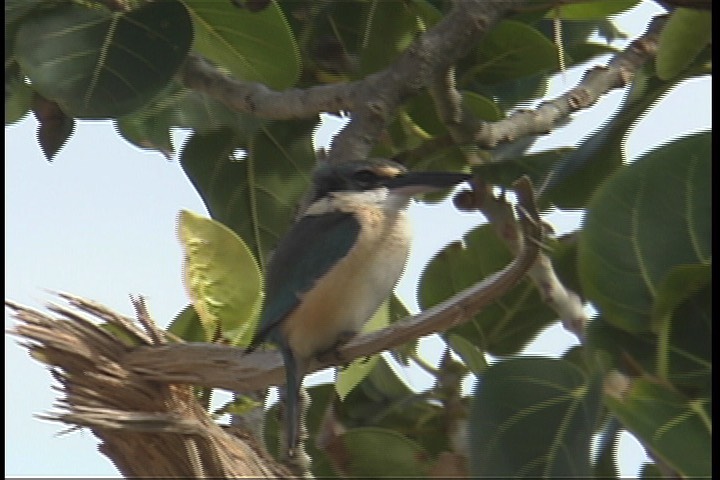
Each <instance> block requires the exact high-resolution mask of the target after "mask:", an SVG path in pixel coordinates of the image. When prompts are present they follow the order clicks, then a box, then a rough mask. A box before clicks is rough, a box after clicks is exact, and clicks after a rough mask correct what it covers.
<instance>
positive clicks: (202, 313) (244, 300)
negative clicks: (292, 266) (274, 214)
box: [178, 210, 263, 346]
mask: <svg viewBox="0 0 720 480" xmlns="http://www.w3.org/2000/svg"><path fill="white" fill-rule="evenodd" d="M178 236H179V238H180V243H181V244H182V246H183V250H184V251H185V261H184V265H183V271H184V277H185V288H186V289H187V291H188V295H189V296H190V298H191V299H192V303H193V307H194V309H195V311H196V312H197V315H198V316H199V317H200V322H201V323H202V325H203V329H204V330H205V338H206V340H212V339H214V337H215V334H216V332H217V330H218V328H219V329H220V332H222V335H223V336H224V337H225V338H226V339H228V340H230V341H231V343H232V344H233V345H240V346H245V345H249V344H250V340H251V339H252V335H253V334H254V332H255V325H256V323H257V319H258V316H259V314H260V306H261V304H262V288H263V287H262V276H261V275H260V270H259V269H258V266H257V262H256V261H255V258H254V257H253V256H252V254H251V253H250V251H249V250H248V248H247V247H246V246H245V244H244V243H243V242H242V240H241V239H240V238H238V236H237V235H235V233H233V232H232V231H231V230H230V229H229V228H227V227H226V226H225V225H223V224H221V223H219V222H217V221H215V220H212V219H210V218H204V217H201V216H199V215H196V214H194V213H191V212H188V211H187V210H183V211H182V212H180V217H179V219H178Z"/></svg>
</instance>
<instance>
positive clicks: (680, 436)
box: [605, 378, 712, 478]
mask: <svg viewBox="0 0 720 480" xmlns="http://www.w3.org/2000/svg"><path fill="white" fill-rule="evenodd" d="M605 404H606V405H607V406H608V408H609V409H610V410H611V411H612V412H613V413H614V414H615V415H616V416H617V417H618V418H619V419H620V421H621V422H622V423H623V425H624V426H625V428H627V429H628V430H629V431H630V432H632V433H633V434H634V435H635V436H637V437H638V439H640V440H641V441H642V443H643V445H645V447H646V448H648V449H650V451H651V452H652V454H653V456H656V457H657V458H659V459H662V461H663V462H664V463H666V464H668V465H669V466H670V467H671V468H673V469H674V470H676V471H677V472H678V473H679V474H680V475H681V476H683V477H686V478H699V477H710V476H711V475H712V450H711V444H712V413H711V401H710V398H698V399H688V398H685V397H684V396H683V395H681V394H679V393H677V392H676V391H674V390H672V389H671V388H669V387H666V386H663V385H661V384H659V383H655V382H652V381H650V380H647V379H644V378H638V379H635V380H633V381H632V384H631V386H630V388H629V390H628V391H627V392H625V393H624V394H623V395H622V396H621V397H617V396H611V395H606V396H605Z"/></svg>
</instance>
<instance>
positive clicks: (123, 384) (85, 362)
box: [6, 294, 288, 478]
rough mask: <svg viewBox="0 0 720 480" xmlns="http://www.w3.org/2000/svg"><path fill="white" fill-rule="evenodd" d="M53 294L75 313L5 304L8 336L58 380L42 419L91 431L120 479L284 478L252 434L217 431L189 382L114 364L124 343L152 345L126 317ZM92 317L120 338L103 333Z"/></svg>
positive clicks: (122, 353) (125, 349) (126, 348)
mask: <svg viewBox="0 0 720 480" xmlns="http://www.w3.org/2000/svg"><path fill="white" fill-rule="evenodd" d="M60 296H61V297H62V298H64V299H66V300H67V301H69V303H70V305H71V306H73V307H75V308H67V307H65V306H61V305H53V304H51V305H49V306H48V309H49V310H50V311H51V312H53V313H54V314H56V315H57V316H51V315H48V314H46V313H43V312H40V311H37V310H33V309H30V308H28V307H23V306H21V305H17V304H15V303H13V302H10V301H7V302H6V304H7V306H8V307H10V308H11V309H12V310H13V311H14V314H15V316H16V318H17V319H18V320H20V323H19V324H18V325H17V326H16V327H15V328H14V329H13V330H12V333H15V334H16V335H19V336H20V337H22V339H23V345H24V346H26V347H27V348H28V349H29V350H30V351H31V352H32V353H33V355H34V356H35V357H36V358H38V359H40V360H42V361H43V362H45V363H46V364H48V365H49V366H50V368H51V373H52V374H53V376H54V378H55V379H56V380H57V381H58V382H59V383H60V388H59V390H60V392H61V393H62V394H63V396H62V397H61V398H60V399H59V400H58V406H59V407H60V411H59V412H57V413H53V414H51V415H46V416H44V418H47V419H51V420H58V421H62V422H65V423H68V424H70V425H73V426H78V425H79V426H83V427H88V428H90V429H92V431H93V433H94V434H95V435H96V436H97V437H98V438H99V439H100V441H101V443H100V447H99V450H100V451H101V452H102V453H103V454H105V455H106V456H107V457H108V458H109V459H110V460H111V461H112V462H113V463H114V464H115V466H116V467H117V468H118V470H119V471H120V472H121V473H122V474H123V475H124V476H126V477H163V478H201V477H222V478H238V477H248V476H250V477H255V478H258V477H273V478H275V477H278V476H288V472H287V470H285V469H284V468H283V467H281V466H279V465H278V464H277V463H276V462H275V461H274V460H272V459H270V458H269V457H268V456H267V455H266V454H265V453H264V450H263V448H261V447H260V446H259V445H257V442H256V440H254V439H253V438H252V437H250V436H249V435H247V434H243V433H242V432H240V433H234V434H232V435H231V434H229V433H228V432H227V431H226V430H225V429H223V427H221V426H219V425H218V424H217V423H216V422H215V421H214V419H212V418H211V417H210V416H209V415H208V413H207V412H206V411H205V410H204V409H203V408H202V407H201V406H200V404H199V403H198V401H197V399H196V396H195V394H194V392H193V387H192V386H191V385H170V384H165V383H158V382H153V381H150V380H148V379H147V378H143V377H142V376H138V375H134V374H133V373H131V372H129V371H128V370H127V369H126V368H125V367H124V366H123V365H122V360H123V358H124V357H125V355H126V354H127V352H128V351H129V350H131V348H132V347H130V346H129V345H128V344H127V343H126V342H131V343H133V344H142V345H153V344H154V342H153V341H152V340H151V338H150V337H149V336H147V335H145V334H144V333H143V332H140V331H139V330H138V329H137V328H136V327H135V326H134V324H133V322H132V321H131V320H130V319H128V318H126V317H123V316H121V315H118V314H117V313H114V312H113V311H111V310H109V309H107V308H105V307H103V306H101V305H98V304H96V303H94V302H90V301H87V300H82V299H79V298H77V297H74V296H71V295H67V294H60ZM136 306H137V305H136ZM84 313H89V314H91V316H89V317H88V316H86V315H84ZM98 319H100V320H101V321H103V322H106V323H107V324H109V325H111V326H113V327H114V330H115V331H117V330H118V329H119V330H122V331H123V332H124V333H125V334H124V335H121V336H115V335H113V334H111V333H109V332H108V331H106V330H105V329H103V328H101V327H100V326H99V325H98V324H97V320H98ZM147 321H151V320H149V318H146V319H145V322H147ZM158 331H159V330H158ZM156 333H157V332H156ZM148 348H152V347H148Z"/></svg>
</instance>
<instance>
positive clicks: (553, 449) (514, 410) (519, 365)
mask: <svg viewBox="0 0 720 480" xmlns="http://www.w3.org/2000/svg"><path fill="white" fill-rule="evenodd" d="M599 387H600V382H599V381H594V380H591V379H590V378H588V377H587V376H586V375H585V373H584V372H583V371H582V370H580V369H579V368H577V367H576V366H575V365H573V364H571V363H569V362H567V361H564V360H555V359H548V358H516V359H510V360H505V361H501V362H498V363H496V364H493V365H491V366H490V367H489V368H488V369H487V370H486V371H485V373H484V374H483V375H481V376H480V378H479V380H478V384H477V388H476V391H475V396H474V399H473V404H472V407H471V412H470V423H469V429H470V431H469V438H470V448H471V451H470V455H469V456H470V464H471V474H472V475H474V476H480V477H484V476H489V477H515V478H517V477H526V478H568V477H570V478H582V477H587V476H589V475H590V473H591V468H590V444H591V440H592V436H593V433H594V431H595V428H596V426H597V421H598V418H599V412H600V406H601V404H600V398H601V396H600V388H599Z"/></svg>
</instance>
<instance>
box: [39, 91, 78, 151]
mask: <svg viewBox="0 0 720 480" xmlns="http://www.w3.org/2000/svg"><path fill="white" fill-rule="evenodd" d="M32 110H33V113H34V114H35V118H37V121H38V129H37V141H38V143H39V144H40V148H41V149H42V151H43V154H44V155H45V158H46V159H47V160H48V161H49V162H52V160H53V158H54V157H55V155H57V153H58V152H59V151H60V149H61V148H62V147H63V146H65V144H66V143H67V141H68V140H69V139H70V137H72V134H73V133H74V132H75V119H74V118H71V117H68V116H67V115H65V112H63V111H62V110H61V109H60V107H59V106H58V104H57V103H55V102H53V101H50V100H48V99H46V98H44V97H43V96H42V95H39V94H37V93H34V94H33V98H32Z"/></svg>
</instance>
